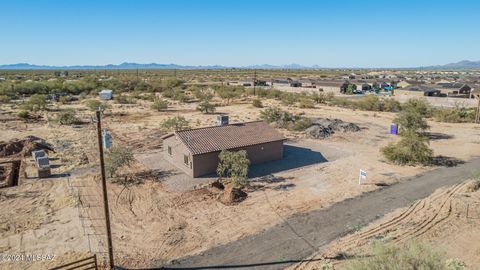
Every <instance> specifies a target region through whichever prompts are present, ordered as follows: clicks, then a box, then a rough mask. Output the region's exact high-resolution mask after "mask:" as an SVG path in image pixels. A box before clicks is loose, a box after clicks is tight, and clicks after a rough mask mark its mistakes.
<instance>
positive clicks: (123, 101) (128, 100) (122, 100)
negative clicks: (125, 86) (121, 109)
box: [114, 95, 135, 104]
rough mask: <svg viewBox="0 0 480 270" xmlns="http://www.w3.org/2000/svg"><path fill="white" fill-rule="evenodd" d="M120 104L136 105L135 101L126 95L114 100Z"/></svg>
mask: <svg viewBox="0 0 480 270" xmlns="http://www.w3.org/2000/svg"><path fill="white" fill-rule="evenodd" d="M114 101H115V103H118V104H135V99H134V98H132V97H129V96H126V95H119V96H117V97H115V99H114Z"/></svg>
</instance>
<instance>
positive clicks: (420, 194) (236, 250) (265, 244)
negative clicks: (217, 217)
mask: <svg viewBox="0 0 480 270" xmlns="http://www.w3.org/2000/svg"><path fill="white" fill-rule="evenodd" d="M479 172H480V158H475V159H473V160H471V161H469V162H467V163H465V164H461V165H458V166H457V167H450V168H438V169H435V170H433V171H430V172H428V173H425V174H424V175H419V176H416V177H414V178H411V179H408V180H404V181H402V182H400V183H398V184H395V185H392V186H389V187H385V188H383V189H381V190H379V191H375V192H371V193H367V194H364V195H362V196H359V197H355V198H353V199H349V200H345V201H342V202H340V203H337V204H335V205H333V206H331V207H329V208H325V209H321V210H317V211H312V212H309V213H304V214H298V215H294V216H292V217H289V218H287V219H286V220H285V222H283V223H281V224H278V225H275V226H273V227H271V228H269V229H266V230H265V231H263V232H260V233H258V234H256V235H252V236H248V237H245V238H242V239H240V240H239V241H236V242H232V243H229V244H226V245H223V246H218V247H215V248H212V249H210V250H207V251H206V252H204V253H202V254H200V255H197V256H190V257H185V258H182V259H180V260H178V261H175V262H174V263H173V264H172V265H170V266H168V267H169V268H168V267H167V268H166V269H283V268H285V267H287V266H289V265H291V264H293V263H295V262H299V261H301V260H302V258H306V257H307V256H309V255H311V254H312V253H314V252H316V251H319V250H321V249H322V248H323V247H324V246H325V245H326V244H328V243H329V242H331V241H332V240H334V239H336V238H338V237H341V236H343V235H345V234H347V233H349V232H351V231H353V230H355V228H357V229H358V228H359V227H361V226H363V225H365V224H367V223H370V222H372V221H374V220H376V219H378V218H380V217H381V216H383V215H385V214H387V213H389V212H391V211H393V210H394V209H396V208H400V207H405V206H408V205H410V204H412V203H413V202H414V201H415V200H418V199H422V198H425V197H427V196H428V195H430V194H431V193H432V192H433V191H435V190H436V189H437V188H440V187H442V186H448V185H453V184H456V183H459V182H462V181H464V180H466V179H468V178H470V177H471V176H473V175H475V174H478V173H479ZM238 226H242V224H238ZM159 266H160V265H159ZM164 269H165V268H164Z"/></svg>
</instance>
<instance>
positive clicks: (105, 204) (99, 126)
mask: <svg viewBox="0 0 480 270" xmlns="http://www.w3.org/2000/svg"><path fill="white" fill-rule="evenodd" d="M100 113H101V112H100V109H99V110H97V133H98V150H99V153H100V169H101V172H102V189H103V207H104V211H105V224H106V227H107V244H108V259H109V261H110V269H114V267H115V264H114V263H113V247H112V229H111V227H110V210H109V208H108V195H107V180H106V177H105V161H104V159H103V142H102V123H101V115H100Z"/></svg>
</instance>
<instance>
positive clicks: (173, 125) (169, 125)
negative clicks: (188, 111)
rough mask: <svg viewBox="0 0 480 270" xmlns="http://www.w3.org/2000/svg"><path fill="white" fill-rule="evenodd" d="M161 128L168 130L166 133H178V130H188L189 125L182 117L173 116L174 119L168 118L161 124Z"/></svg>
mask: <svg viewBox="0 0 480 270" xmlns="http://www.w3.org/2000/svg"><path fill="white" fill-rule="evenodd" d="M162 128H164V129H166V130H168V131H178V130H184V129H188V128H189V124H188V121H187V119H185V117H183V116H179V115H178V116H174V117H169V118H168V119H166V120H165V121H163V123H162Z"/></svg>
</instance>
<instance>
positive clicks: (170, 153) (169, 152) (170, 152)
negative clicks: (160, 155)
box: [168, 146, 172, 156]
mask: <svg viewBox="0 0 480 270" xmlns="http://www.w3.org/2000/svg"><path fill="white" fill-rule="evenodd" d="M168 154H169V155H170V156H171V155H172V147H171V146H169V147H168Z"/></svg>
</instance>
